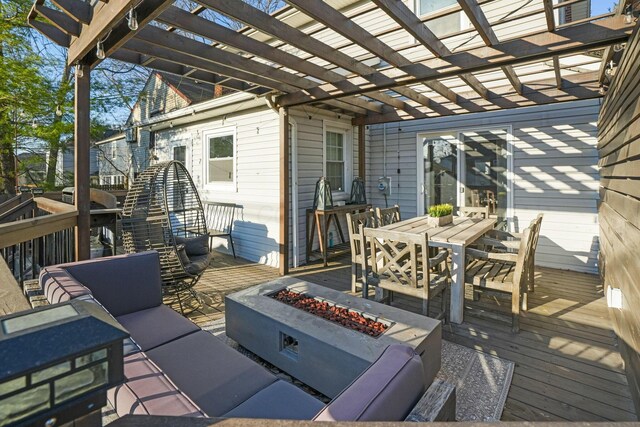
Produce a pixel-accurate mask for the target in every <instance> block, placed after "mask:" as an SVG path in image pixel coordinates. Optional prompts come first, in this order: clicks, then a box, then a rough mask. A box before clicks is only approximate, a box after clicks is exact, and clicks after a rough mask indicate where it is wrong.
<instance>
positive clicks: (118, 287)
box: [64, 252, 162, 317]
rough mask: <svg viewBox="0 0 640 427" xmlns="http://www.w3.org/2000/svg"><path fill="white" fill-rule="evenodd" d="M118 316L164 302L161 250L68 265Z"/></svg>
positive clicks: (66, 267)
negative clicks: (159, 251) (159, 255)
mask: <svg viewBox="0 0 640 427" xmlns="http://www.w3.org/2000/svg"><path fill="white" fill-rule="evenodd" d="M64 268H65V269H66V270H67V272H68V273H69V274H70V275H71V276H73V277H74V278H75V279H76V280H77V281H79V282H80V283H82V284H83V285H84V286H86V287H87V288H89V289H90V290H91V293H92V294H93V296H94V297H95V299H97V300H98V301H100V303H101V304H102V305H103V306H104V307H105V308H106V309H107V310H108V311H109V312H110V313H111V314H112V315H113V316H114V317H117V316H121V315H123V314H129V313H133V312H134V311H140V310H144V309H147V308H152V307H157V306H158V305H160V304H162V288H161V287H162V278H161V277H160V259H159V257H158V253H157V252H141V253H137V254H127V255H118V256H114V257H107V258H100V259H96V260H91V261H88V262H78V263H72V264H67V265H65V266H64Z"/></svg>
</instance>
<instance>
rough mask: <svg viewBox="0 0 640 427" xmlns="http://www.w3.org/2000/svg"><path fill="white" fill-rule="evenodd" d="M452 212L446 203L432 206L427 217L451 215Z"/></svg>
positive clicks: (451, 207) (451, 208)
mask: <svg viewBox="0 0 640 427" xmlns="http://www.w3.org/2000/svg"><path fill="white" fill-rule="evenodd" d="M452 212H453V206H451V205H450V204H448V203H445V204H442V205H433V206H430V207H429V216H432V217H434V218H440V217H442V216H447V215H451V213H452Z"/></svg>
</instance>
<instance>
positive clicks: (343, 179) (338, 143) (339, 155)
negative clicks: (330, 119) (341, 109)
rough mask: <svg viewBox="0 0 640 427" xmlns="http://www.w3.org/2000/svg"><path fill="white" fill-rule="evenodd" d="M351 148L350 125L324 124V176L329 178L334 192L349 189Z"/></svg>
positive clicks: (344, 191) (345, 191)
mask: <svg viewBox="0 0 640 427" xmlns="http://www.w3.org/2000/svg"><path fill="white" fill-rule="evenodd" d="M352 150H353V144H352V141H351V127H350V126H347V125H344V124H341V123H335V124H334V123H327V124H325V131H324V176H325V177H326V178H327V179H328V180H329V184H330V185H331V191H332V192H333V193H334V194H336V193H338V194H339V193H345V194H346V193H348V192H349V191H350V190H351V181H352V179H353V177H352V176H351V169H352V167H351V159H352Z"/></svg>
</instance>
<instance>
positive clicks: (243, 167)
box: [154, 107, 280, 267]
mask: <svg viewBox="0 0 640 427" xmlns="http://www.w3.org/2000/svg"><path fill="white" fill-rule="evenodd" d="M221 128H234V129H235V132H236V171H235V185H233V186H231V187H228V186H218V187H211V186H207V185H205V179H204V166H205V165H204V159H205V158H204V157H203V156H204V155H205V147H204V145H203V134H204V133H205V132H207V131H211V130H216V129H221ZM181 145H184V146H186V147H187V165H186V166H187V169H188V170H189V173H190V174H191V176H192V178H193V181H194V183H195V185H196V187H197V188H198V192H199V193H200V197H201V199H202V202H203V203H207V202H228V203H236V204H237V205H239V208H238V209H237V211H236V215H235V217H236V218H235V221H234V226H233V239H234V244H235V250H236V254H237V255H238V256H240V257H242V258H245V259H248V260H250V261H255V262H260V263H263V264H266V265H270V266H274V267H276V266H277V265H278V232H279V224H280V218H279V206H280V204H279V185H280V175H279V161H280V154H279V153H280V151H279V127H278V115H277V114H276V113H275V112H273V111H272V110H269V109H268V108H266V107H264V108H259V109H252V110H245V111H242V112H239V113H233V114H227V115H225V116H222V117H218V118H213V119H207V120H206V121H201V122H196V123H193V124H188V125H184V126H175V127H174V128H169V129H164V130H158V131H156V132H155V148H154V154H155V155H156V156H157V157H158V161H165V160H170V159H172V156H173V147H176V146H181ZM214 246H215V247H216V248H217V249H221V250H225V249H226V250H229V252H230V247H229V246H228V243H227V240H226V239H216V241H215V242H214Z"/></svg>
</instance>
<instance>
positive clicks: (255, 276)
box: [190, 254, 636, 421]
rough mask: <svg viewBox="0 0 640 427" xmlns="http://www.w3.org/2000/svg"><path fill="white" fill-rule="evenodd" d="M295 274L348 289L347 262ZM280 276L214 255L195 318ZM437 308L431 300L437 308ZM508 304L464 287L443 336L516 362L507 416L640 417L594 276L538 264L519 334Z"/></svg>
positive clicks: (413, 305)
mask: <svg viewBox="0 0 640 427" xmlns="http://www.w3.org/2000/svg"><path fill="white" fill-rule="evenodd" d="M292 275H294V276H297V277H300V278H301V279H304V280H308V281H310V282H314V283H317V284H320V285H324V286H327V287H329V288H332V289H336V290H340V291H344V292H349V291H350V288H351V285H350V283H351V281H350V280H351V279H350V260H349V259H348V258H346V257H344V256H343V257H340V258H336V259H334V260H331V261H330V262H329V266H328V267H326V268H323V267H322V265H321V264H318V263H314V264H311V265H308V266H304V267H301V268H298V269H294V270H293V272H292ZM276 277H278V274H277V270H276V269H273V268H269V267H265V266H262V265H258V264H252V263H249V262H246V261H243V260H240V259H237V260H234V259H233V258H231V257H228V256H226V255H222V254H220V255H217V254H216V257H215V260H214V261H213V262H212V264H211V267H210V268H209V269H208V270H207V272H206V273H205V275H204V276H203V278H202V279H201V280H200V282H199V283H198V284H197V285H196V290H197V291H198V292H199V294H200V295H201V296H202V298H203V299H204V304H202V305H201V306H200V307H199V308H198V309H196V310H195V311H194V312H193V313H192V314H191V315H190V317H191V318H192V319H194V320H195V321H196V322H199V323H204V322H207V321H209V320H213V319H218V318H220V317H222V316H223V315H224V295H226V294H228V293H231V292H234V291H236V290H239V289H244V288H247V287H250V286H253V285H256V284H259V283H263V282H265V281H268V280H272V279H275V278H276ZM393 304H394V305H397V306H399V307H400V308H404V309H408V310H412V311H415V312H419V311H420V310H421V307H422V306H421V302H420V301H419V300H417V299H414V298H411V297H405V296H397V297H396V298H395V299H394V303H393ZM435 306H437V302H436V304H434V307H435ZM509 309H510V302H509V301H507V300H500V299H498V298H495V297H494V296H490V295H483V296H482V297H481V299H480V301H477V302H474V301H473V300H472V298H471V293H470V292H469V291H468V290H467V294H466V300H465V322H464V323H462V324H460V325H453V324H451V325H447V326H445V327H444V328H443V337H444V338H445V339H447V340H449V341H452V342H455V343H458V344H461V345H464V346H467V347H471V348H475V349H478V350H482V351H484V352H487V353H489V354H494V355H497V356H499V357H503V358H505V359H509V360H512V361H514V362H515V363H516V368H515V372H514V377H513V382H512V386H511V389H510V390H509V395H508V398H507V402H506V405H505V410H504V413H503V416H502V420H503V421H523V420H526V421H562V420H571V421H605V420H610V421H629V420H636V416H635V412H634V407H633V402H632V401H631V397H630V392H629V388H628V386H627V381H626V378H625V376H624V370H623V363H622V359H621V357H620V354H619V352H618V350H617V345H616V337H615V335H614V333H613V332H612V326H611V322H610V320H609V317H608V311H607V310H608V309H607V306H606V300H605V297H604V294H603V290H602V285H601V283H600V280H599V278H598V277H597V276H594V275H590V274H585V273H574V272H570V271H561V270H554V269H549V268H538V269H537V271H536V289H535V292H534V293H533V294H530V298H529V311H528V312H526V313H524V314H523V315H522V317H521V321H520V323H521V327H520V329H521V331H520V333H519V334H517V335H514V334H512V333H511V332H510V328H511V326H510V324H509V322H508V316H507V314H508V312H509Z"/></svg>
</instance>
